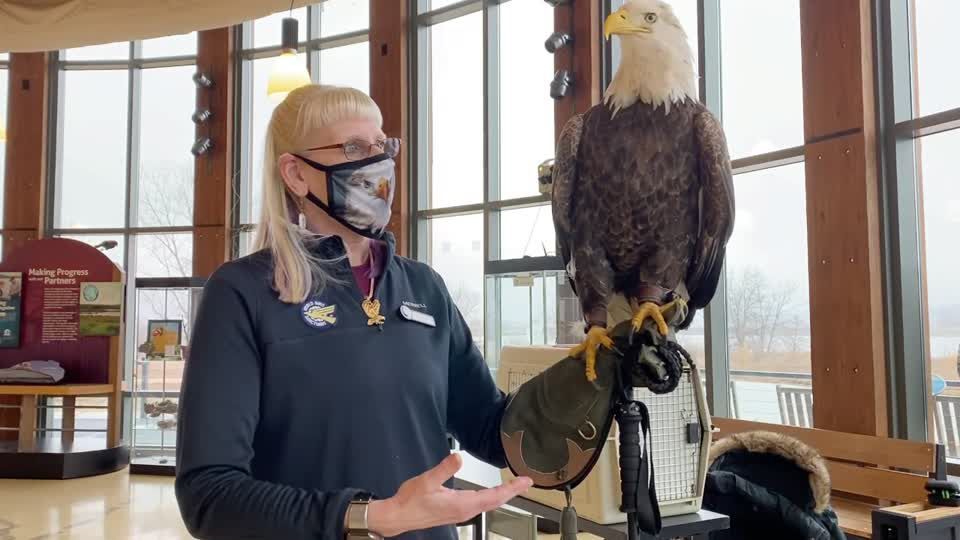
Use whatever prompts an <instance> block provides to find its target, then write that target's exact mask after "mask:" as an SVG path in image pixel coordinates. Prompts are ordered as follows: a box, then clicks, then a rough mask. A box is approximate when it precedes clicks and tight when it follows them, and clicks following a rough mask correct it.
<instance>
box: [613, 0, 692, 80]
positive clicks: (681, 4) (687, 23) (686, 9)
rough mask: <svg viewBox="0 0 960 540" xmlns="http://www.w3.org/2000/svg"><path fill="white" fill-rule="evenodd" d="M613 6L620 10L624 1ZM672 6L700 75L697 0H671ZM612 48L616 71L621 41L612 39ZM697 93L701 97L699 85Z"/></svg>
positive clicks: (615, 2) (617, 1) (621, 0)
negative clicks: (698, 64) (698, 66)
mask: <svg viewBox="0 0 960 540" xmlns="http://www.w3.org/2000/svg"><path fill="white" fill-rule="evenodd" d="M611 4H612V6H613V9H618V8H619V7H620V6H622V5H623V0H612V2H611ZM670 5H671V7H673V13H674V14H675V15H676V16H677V18H678V19H680V25H681V26H683V31H684V32H685V33H686V34H687V42H688V43H689V44H690V52H691V53H693V54H692V58H691V60H692V61H693V67H694V73H699V72H698V71H697V61H698V58H697V55H698V52H697V51H698V50H699V43H700V34H699V30H700V17H699V15H698V14H697V0H671V2H670ZM610 47H611V53H612V55H611V59H612V61H613V69H614V70H616V69H617V66H618V65H619V62H620V40H619V39H611V40H610ZM696 91H697V92H696V95H697V97H699V96H700V85H699V84H697V85H696Z"/></svg>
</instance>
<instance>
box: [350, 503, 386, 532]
mask: <svg viewBox="0 0 960 540" xmlns="http://www.w3.org/2000/svg"><path fill="white" fill-rule="evenodd" d="M369 508H370V498H369V497H362V498H357V499H354V500H353V501H350V504H349V505H347V515H346V517H345V518H344V521H343V528H344V531H345V533H346V534H345V536H346V540H383V537H382V536H380V535H379V534H376V533H374V532H373V531H371V530H370V528H369V527H368V526H367V510H368V509H369Z"/></svg>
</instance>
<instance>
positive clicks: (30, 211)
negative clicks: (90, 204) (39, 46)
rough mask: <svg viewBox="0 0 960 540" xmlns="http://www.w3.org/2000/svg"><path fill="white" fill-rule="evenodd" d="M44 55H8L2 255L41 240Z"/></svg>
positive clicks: (45, 82) (46, 83) (45, 110)
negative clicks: (27, 243) (30, 242)
mask: <svg viewBox="0 0 960 540" xmlns="http://www.w3.org/2000/svg"><path fill="white" fill-rule="evenodd" d="M47 79H48V76H47V55H46V54H45V53H14V54H11V55H10V72H9V89H8V93H7V95H8V98H7V159H6V168H5V171H4V174H5V182H4V209H3V252H4V254H6V253H9V252H10V251H11V250H12V249H15V248H17V247H19V246H21V245H23V244H24V243H25V242H27V241H28V240H34V239H36V238H40V237H41V236H43V216H44V212H43V209H44V200H45V197H46V175H47V167H46V159H47V88H48V84H49V83H48V80H47Z"/></svg>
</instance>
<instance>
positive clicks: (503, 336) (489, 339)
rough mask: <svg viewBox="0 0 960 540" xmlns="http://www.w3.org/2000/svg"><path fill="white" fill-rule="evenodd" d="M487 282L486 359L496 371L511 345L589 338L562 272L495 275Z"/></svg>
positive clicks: (554, 343)
mask: <svg viewBox="0 0 960 540" xmlns="http://www.w3.org/2000/svg"><path fill="white" fill-rule="evenodd" d="M486 280H487V285H486V295H487V299H486V303H487V306H486V309H485V313H486V317H487V320H486V324H485V331H486V332H485V333H486V336H485V340H484V342H485V343H484V345H485V346H484V354H485V357H486V359H487V363H488V365H489V366H490V368H491V369H494V370H496V369H497V367H498V365H499V355H500V351H501V350H502V349H503V347H505V346H509V345H557V344H576V343H579V342H580V340H582V339H583V317H582V315H581V311H580V303H579V301H578V300H577V297H576V295H575V294H574V292H573V289H572V288H571V287H570V284H569V282H568V280H567V277H566V274H565V273H564V272H563V271H562V270H544V271H529V272H523V271H521V272H506V273H498V274H489V275H487V276H486Z"/></svg>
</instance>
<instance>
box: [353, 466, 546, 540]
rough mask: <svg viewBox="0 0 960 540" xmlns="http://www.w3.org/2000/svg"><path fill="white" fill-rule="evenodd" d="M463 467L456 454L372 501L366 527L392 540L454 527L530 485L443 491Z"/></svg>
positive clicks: (521, 481) (520, 480)
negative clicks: (442, 527) (404, 535)
mask: <svg viewBox="0 0 960 540" xmlns="http://www.w3.org/2000/svg"><path fill="white" fill-rule="evenodd" d="M462 464H463V461H462V458H461V457H460V455H459V454H450V456H449V457H447V458H446V459H444V460H443V461H441V462H440V464H439V465H437V466H436V467H434V468H433V469H430V470H429V471H427V472H425V473H423V474H421V475H420V476H417V477H415V478H411V479H410V480H407V481H406V482H404V483H403V485H401V486H400V489H399V490H398V491H397V494H396V495H394V496H393V497H390V498H388V499H383V500H376V501H372V502H371V503H370V506H369V507H368V509H367V526H368V527H370V530H371V531H373V532H375V533H377V534H380V535H382V536H384V537H392V536H397V535H399V534H403V533H405V532H409V531H418V530H422V529H429V528H431V527H439V526H441V525H456V524H458V523H464V522H466V521H468V520H470V519H472V518H473V517H475V516H477V515H478V514H480V513H482V512H488V511H490V510H493V509H495V508H499V507H500V506H503V505H504V504H506V503H507V502H508V501H509V500H510V499H513V498H514V497H516V496H517V495H521V494H523V493H525V492H526V491H527V490H528V489H530V486H532V485H533V481H531V480H530V479H529V478H516V479H514V480H512V481H510V482H508V483H506V484H503V485H500V486H497V487H495V488H490V489H484V490H481V491H461V490H455V489H449V488H447V487H445V486H444V485H443V483H444V482H446V481H447V480H449V479H450V478H452V477H453V475H454V474H456V473H457V471H459V470H460V467H461V465H462Z"/></svg>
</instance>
